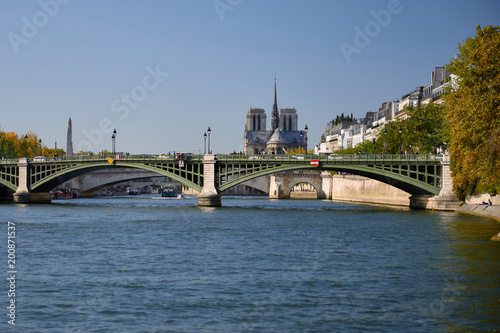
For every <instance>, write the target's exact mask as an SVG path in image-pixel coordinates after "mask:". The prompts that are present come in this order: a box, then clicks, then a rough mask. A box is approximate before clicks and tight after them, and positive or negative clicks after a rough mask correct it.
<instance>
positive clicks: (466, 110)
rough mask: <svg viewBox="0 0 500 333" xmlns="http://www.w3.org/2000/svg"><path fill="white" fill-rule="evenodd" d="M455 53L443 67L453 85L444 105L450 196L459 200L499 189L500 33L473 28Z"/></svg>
mask: <svg viewBox="0 0 500 333" xmlns="http://www.w3.org/2000/svg"><path fill="white" fill-rule="evenodd" d="M458 49H459V51H460V56H459V57H458V58H456V59H451V60H450V63H449V65H448V66H447V69H448V71H449V72H450V73H451V74H452V75H453V77H456V84H453V85H452V89H450V91H449V93H448V94H447V95H446V96H445V101H446V103H447V105H446V108H447V110H448V120H449V123H450V129H451V138H450V152H451V160H452V171H453V175H454V177H453V183H454V190H455V193H457V196H458V198H459V199H462V200H463V199H464V198H465V196H466V195H467V194H472V195H474V194H477V193H478V192H481V191H487V192H490V193H491V194H496V192H497V191H498V190H499V188H500V158H499V157H500V27H499V26H487V27H484V28H483V29H481V27H480V26H479V25H478V26H477V27H476V36H475V37H474V38H471V37H469V38H467V39H466V40H465V41H464V42H463V43H461V44H460V43H459V47H458Z"/></svg>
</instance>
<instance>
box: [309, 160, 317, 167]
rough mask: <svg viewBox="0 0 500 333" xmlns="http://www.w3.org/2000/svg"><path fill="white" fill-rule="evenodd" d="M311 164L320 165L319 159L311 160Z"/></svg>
mask: <svg viewBox="0 0 500 333" xmlns="http://www.w3.org/2000/svg"><path fill="white" fill-rule="evenodd" d="M311 166H319V160H311Z"/></svg>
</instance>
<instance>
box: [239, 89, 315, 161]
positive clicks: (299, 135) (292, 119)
mask: <svg viewBox="0 0 500 333" xmlns="http://www.w3.org/2000/svg"><path fill="white" fill-rule="evenodd" d="M266 118H267V116H266V111H264V109H261V108H252V107H250V109H249V110H248V112H247V123H246V125H245V134H244V142H245V144H244V152H245V154H248V155H256V154H271V155H273V154H285V153H286V152H287V151H289V150H290V149H295V148H303V149H304V151H307V125H306V126H305V128H304V130H302V131H299V130H297V126H298V116H297V110H295V108H284V109H279V110H278V104H277V98H276V79H274V103H273V110H272V113H271V129H270V130H266Z"/></svg>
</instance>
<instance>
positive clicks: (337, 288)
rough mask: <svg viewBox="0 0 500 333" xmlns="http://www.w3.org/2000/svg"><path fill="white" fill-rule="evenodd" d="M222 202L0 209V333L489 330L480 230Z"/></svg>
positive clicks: (425, 219) (495, 319)
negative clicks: (10, 238) (11, 235)
mask: <svg viewBox="0 0 500 333" xmlns="http://www.w3.org/2000/svg"><path fill="white" fill-rule="evenodd" d="M222 204H223V207H221V208H217V209H215V208H199V207H197V201H196V199H166V198H160V197H159V196H156V197H155V195H149V196H147V195H142V196H137V197H114V198H94V199H76V200H66V201H54V202H53V203H52V204H50V205H32V206H23V205H13V204H10V205H1V206H0V211H1V212H2V214H1V216H2V220H3V225H4V233H5V234H4V235H7V233H8V230H11V231H12V230H15V259H16V261H15V267H14V266H13V267H14V269H15V273H14V274H13V275H14V277H15V280H14V281H10V280H5V277H6V278H7V279H8V278H9V277H10V275H9V273H8V272H9V271H10V270H11V268H13V267H11V268H9V267H8V266H7V261H8V260H7V259H8V252H7V244H6V243H4V244H5V245H4V251H3V253H4V265H3V267H4V272H3V276H4V284H3V285H4V291H2V292H1V294H2V299H3V302H2V303H3V304H4V307H3V309H4V310H3V312H4V314H3V315H2V316H1V317H2V318H3V319H2V323H1V324H0V330H1V331H2V332H7V330H9V331H16V332H487V331H498V330H499V329H500V283H499V281H500V243H496V242H491V241H489V240H490V238H491V237H492V236H493V235H495V234H497V233H498V232H500V224H498V223H497V222H495V221H493V220H489V219H486V218H480V217H474V216H468V215H461V214H458V213H448V212H431V211H411V210H408V209H403V208H387V207H378V206H367V205H355V204H345V203H335V202H331V201H330V202H329V201H305V200H302V201H301V200H280V201H272V200H268V199H267V198H236V197H233V198H230V197H224V198H223V199H222ZM8 222H11V223H10V224H9V223H8ZM9 225H10V226H11V227H12V228H11V229H8V226H9ZM6 239H7V236H5V237H4V241H6ZM11 248H12V246H11ZM12 252H13V251H11V252H10V253H12ZM11 282H14V285H12V284H10V285H9V283H11ZM9 286H10V288H12V287H14V289H15V296H13V295H10V296H9V297H8V292H9ZM12 300H14V301H15V310H14V312H15V322H14V323H15V327H14V326H12V325H11V324H9V323H8V321H9V320H11V319H10V318H9V316H8V314H9V311H10V313H12V311H11V310H9V309H8V308H6V307H8V306H9V304H10V303H9V302H11V301H12Z"/></svg>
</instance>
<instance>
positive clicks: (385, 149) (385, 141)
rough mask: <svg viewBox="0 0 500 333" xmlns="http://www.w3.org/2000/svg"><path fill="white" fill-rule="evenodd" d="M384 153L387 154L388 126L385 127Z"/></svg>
mask: <svg viewBox="0 0 500 333" xmlns="http://www.w3.org/2000/svg"><path fill="white" fill-rule="evenodd" d="M384 154H387V128H385V129H384Z"/></svg>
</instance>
